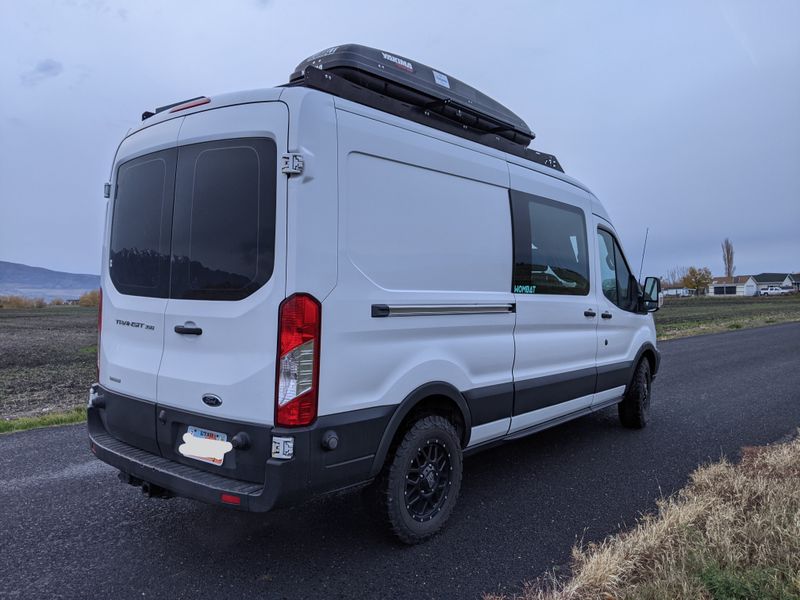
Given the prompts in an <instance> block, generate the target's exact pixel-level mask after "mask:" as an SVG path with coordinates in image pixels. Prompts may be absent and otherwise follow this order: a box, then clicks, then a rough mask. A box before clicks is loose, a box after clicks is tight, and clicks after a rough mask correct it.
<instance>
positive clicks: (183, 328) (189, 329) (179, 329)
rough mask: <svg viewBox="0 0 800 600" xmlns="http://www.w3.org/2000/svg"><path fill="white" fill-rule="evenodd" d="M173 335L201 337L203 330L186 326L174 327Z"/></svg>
mask: <svg viewBox="0 0 800 600" xmlns="http://www.w3.org/2000/svg"><path fill="white" fill-rule="evenodd" d="M175 333H180V334H183V335H203V330H202V329H200V328H199V327H187V326H186V325H175Z"/></svg>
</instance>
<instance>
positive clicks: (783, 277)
mask: <svg viewBox="0 0 800 600" xmlns="http://www.w3.org/2000/svg"><path fill="white" fill-rule="evenodd" d="M753 279H755V280H756V283H757V284H758V291H759V292H760V291H761V290H765V289H767V288H768V287H769V286H771V285H777V286H778V287H782V288H794V289H796V287H795V279H794V277H792V274H791V273H759V274H758V275H753Z"/></svg>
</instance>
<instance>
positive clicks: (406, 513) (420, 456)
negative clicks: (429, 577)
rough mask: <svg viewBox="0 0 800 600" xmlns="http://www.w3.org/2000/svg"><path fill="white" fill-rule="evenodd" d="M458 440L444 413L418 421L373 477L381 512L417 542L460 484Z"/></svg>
mask: <svg viewBox="0 0 800 600" xmlns="http://www.w3.org/2000/svg"><path fill="white" fill-rule="evenodd" d="M461 474H462V454H461V443H460V441H459V438H458V434H457V432H456V429H455V427H454V426H453V424H452V423H450V421H448V420H447V419H445V418H444V417H440V416H436V415H430V416H427V417H423V418H421V419H420V420H418V421H416V422H415V423H414V424H413V425H412V426H411V427H410V428H409V430H408V431H407V432H406V433H405V435H404V436H403V439H402V440H401V442H400V444H399V445H398V447H397V449H396V450H395V452H394V455H393V456H392V457H391V458H390V460H389V462H388V463H387V465H386V467H385V468H384V471H383V473H382V474H381V477H380V478H379V480H378V481H377V482H376V486H377V488H378V491H379V492H380V493H379V498H380V500H381V504H382V507H381V508H382V512H383V513H384V515H385V516H386V518H387V519H388V521H389V525H390V526H391V528H392V531H393V532H394V534H395V535H396V536H397V537H398V538H400V540H401V541H403V542H405V543H406V544H417V543H419V542H422V541H424V540H426V539H428V538H429V537H431V536H433V535H434V534H436V533H437V532H438V531H439V530H440V529H441V528H442V526H443V525H444V524H445V522H446V521H447V519H448V518H449V517H450V513H451V512H452V511H453V507H454V506H455V504H456V500H457V498H458V493H459V490H460V489H461Z"/></svg>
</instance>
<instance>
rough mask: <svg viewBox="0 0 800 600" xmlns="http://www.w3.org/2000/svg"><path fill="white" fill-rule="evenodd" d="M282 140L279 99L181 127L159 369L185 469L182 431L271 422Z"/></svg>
mask: <svg viewBox="0 0 800 600" xmlns="http://www.w3.org/2000/svg"><path fill="white" fill-rule="evenodd" d="M287 135H288V108H287V107H286V105H285V104H283V103H281V102H262V103H254V104H244V105H239V106H232V107H227V108H220V109H216V110H211V111H206V112H200V113H195V114H192V115H189V116H187V117H185V119H184V123H183V126H182V128H181V132H180V136H179V140H178V150H177V152H178V160H177V171H176V182H175V207H174V217H173V228H172V277H171V289H170V297H169V300H168V302H167V306H166V311H165V319H164V335H165V340H164V353H163V357H162V360H161V368H160V370H159V373H158V394H157V399H158V411H159V415H160V418H159V420H158V425H157V429H158V440H159V446H160V450H161V453H162V455H164V456H165V457H168V458H172V459H175V460H181V461H182V462H185V459H184V457H182V456H180V455H178V453H177V450H178V447H179V445H180V443H181V439H182V436H183V435H185V434H186V433H187V431H188V428H189V427H201V428H203V429H208V430H211V431H215V427H216V433H222V434H224V435H226V437H227V438H228V440H230V438H231V437H232V435H233V434H235V433H236V431H235V429H236V423H237V422H238V423H253V424H259V425H269V424H271V423H272V422H273V405H274V394H275V356H276V350H277V325H278V307H279V305H280V303H281V301H282V300H283V299H284V297H285V289H286V281H285V279H286V273H285V263H286V260H285V248H286V241H285V223H286V194H287V192H286V189H287V184H286V176H285V175H283V174H281V171H280V165H279V162H280V161H279V157H280V156H281V155H282V154H283V153H284V152H286V149H287ZM162 410H163V412H162ZM187 413H189V414H187ZM192 415H197V417H193V416H192ZM208 419H212V421H209V420H208ZM215 424H216V425H215ZM226 424H230V425H229V426H228V425H226ZM261 464H262V465H263V463H261ZM262 476H263V472H262Z"/></svg>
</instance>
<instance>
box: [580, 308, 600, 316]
mask: <svg viewBox="0 0 800 600" xmlns="http://www.w3.org/2000/svg"><path fill="white" fill-rule="evenodd" d="M583 316H584V317H596V316H597V313H596V312H594V311H593V310H592V309H591V308H590V309H589V310H585V311H583Z"/></svg>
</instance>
